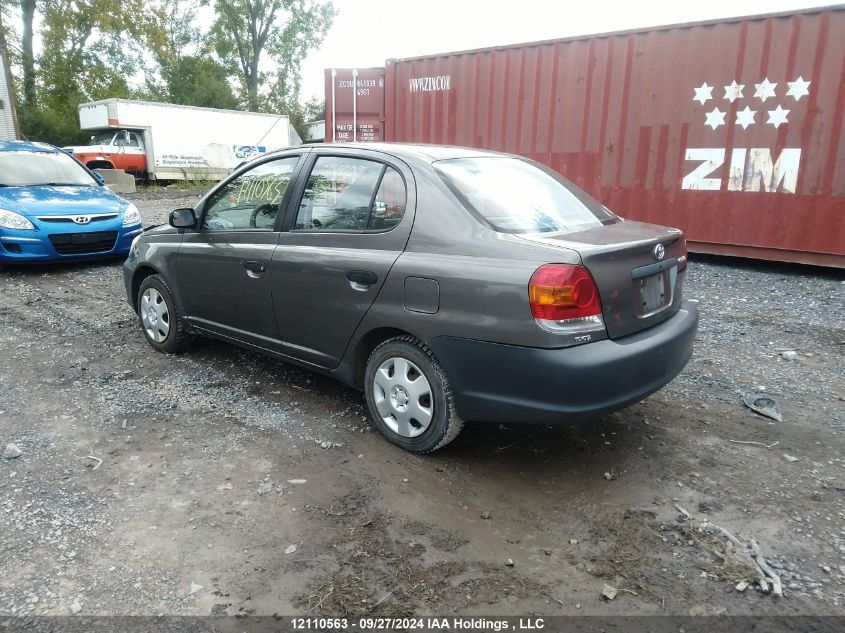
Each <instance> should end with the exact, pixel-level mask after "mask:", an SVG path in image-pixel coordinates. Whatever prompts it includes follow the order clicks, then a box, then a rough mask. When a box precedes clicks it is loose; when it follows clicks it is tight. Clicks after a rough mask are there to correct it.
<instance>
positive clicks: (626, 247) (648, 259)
mask: <svg viewBox="0 0 845 633" xmlns="http://www.w3.org/2000/svg"><path fill="white" fill-rule="evenodd" d="M520 237H521V238H522V239H526V240H530V241H532V242H536V243H541V244H545V245H548V246H552V247H558V248H566V249H570V250H574V251H576V252H578V254H579V255H580V256H581V261H582V263H583V264H584V266H585V267H586V268H587V269H588V270H589V271H590V274H591V275H592V276H593V279H594V280H595V282H596V286H597V287H598V289H599V294H600V295H601V303H602V314H603V315H604V322H605V326H606V327H607V334H608V336H609V337H610V338H620V337H623V336H627V335H629V334H633V333H635V332H638V331H640V330H644V329H646V328H648V327H651V326H652V325H656V324H657V323H660V322H661V321H664V320H666V319H668V318H669V317H670V316H672V315H673V314H674V313H675V312H677V311H678V308H680V304H681V295H682V284H683V276H684V275H683V272H684V269H685V268H686V254H687V249H686V242H685V240H684V236H683V233H682V232H681V231H680V230H678V229H672V228H668V227H665V226H659V225H656V224H646V223H644V222H631V221H624V222H617V223H615V224H607V225H604V226H598V227H595V228H591V229H587V230H585V231H579V232H577V233H568V234H556V235H542V234H531V235H526V234H522V235H520ZM658 245H662V247H663V249H662V250H663V254H662V256H660V257H658V255H659V253H657V252H656V249H657V250H659V247H658ZM681 257H683V259H682V260H681V261H679V258H681ZM679 264H680V267H679ZM679 268H680V270H679Z"/></svg>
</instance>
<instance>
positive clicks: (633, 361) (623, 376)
mask: <svg viewBox="0 0 845 633" xmlns="http://www.w3.org/2000/svg"><path fill="white" fill-rule="evenodd" d="M697 329H698V309H697V308H696V307H695V306H694V305H692V304H690V303H684V304H683V305H682V307H681V309H680V310H679V311H678V312H677V313H676V314H675V315H674V316H672V317H671V318H670V319H668V320H666V321H664V322H663V323H660V324H658V325H655V326H653V327H651V328H649V329H647V330H644V331H642V332H637V333H636V334H632V335H630V336H626V337H624V338H620V339H616V340H604V341H597V342H595V343H589V344H586V345H580V346H577V347H569V348H564V349H537V348H528V347H515V346H512V345H500V344H498V343H486V342H482V341H474V340H469V339H462V338H454V337H445V336H441V337H436V338H434V339H432V340H431V342H430V345H429V346H430V348H431V350H432V352H434V354H435V356H436V357H437V359H438V360H439V361H440V364H441V365H442V366H443V368H444V369H445V370H446V373H447V374H448V376H449V380H450V382H451V385H452V389H453V391H454V393H455V401H456V406H457V410H458V414H459V415H460V416H461V417H462V418H464V419H465V420H475V421H484V422H523V423H536V424H550V425H551V424H561V423H567V422H577V421H581V420H586V419H589V418H593V417H596V416H599V415H602V414H605V413H609V412H611V411H617V410H619V409H622V408H624V407H626V406H628V405H630V404H633V403H634V402H637V401H639V400H641V399H643V398H644V397H646V396H648V395H649V394H651V393H654V392H655V391H657V390H658V389H660V388H661V387H663V386H664V385H666V384H667V383H668V382H670V381H671V380H672V379H673V378H674V377H675V376H677V375H678V374H679V373H680V372H681V370H682V369H683V368H684V367H685V366H686V364H687V362H688V361H689V359H690V357H691V356H692V348H693V341H694V339H695V333H696V331H697Z"/></svg>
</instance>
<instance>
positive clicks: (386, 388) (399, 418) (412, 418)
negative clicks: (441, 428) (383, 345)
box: [373, 358, 434, 437]
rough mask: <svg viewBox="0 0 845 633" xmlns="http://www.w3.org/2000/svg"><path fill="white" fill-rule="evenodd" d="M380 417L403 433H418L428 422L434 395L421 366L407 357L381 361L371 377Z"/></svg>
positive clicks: (390, 426)
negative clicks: (372, 377) (373, 376)
mask: <svg viewBox="0 0 845 633" xmlns="http://www.w3.org/2000/svg"><path fill="white" fill-rule="evenodd" d="M373 395H374V397H375V401H376V408H377V409H378V412H379V415H380V416H381V419H382V421H383V422H384V423H385V424H386V425H387V426H388V428H389V429H390V430H391V431H393V432H394V433H396V434H398V435H401V436H402V437H417V436H418V435H420V434H421V433H423V432H424V431H425V430H426V429H427V428H428V425H429V424H431V418H432V414H433V412H434V398H433V397H432V395H431V385H429V384H428V380H426V378H425V376H424V375H423V373H422V372H421V371H420V368H419V367H417V366H416V365H414V363H412V362H411V361H409V360H408V359H406V358H390V359H388V360H386V361H384V362H383V363H382V364H381V366H380V367H379V368H378V370H377V371H376V375H375V378H374V379H373Z"/></svg>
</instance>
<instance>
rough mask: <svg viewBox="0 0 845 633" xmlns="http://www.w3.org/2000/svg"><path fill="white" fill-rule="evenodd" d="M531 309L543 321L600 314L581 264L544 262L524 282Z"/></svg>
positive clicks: (590, 281) (595, 290) (592, 284)
mask: <svg viewBox="0 0 845 633" xmlns="http://www.w3.org/2000/svg"><path fill="white" fill-rule="evenodd" d="M528 298H529V301H530V302H531V313H532V314H533V315H534V318H535V319H541V320H543V321H564V320H566V319H577V318H581V317H588V316H593V315H597V314H601V299H600V298H599V291H598V288H596V283H595V282H594V281H593V277H592V276H591V275H590V271H588V270H587V269H586V268H584V267H583V266H576V265H573V264H546V265H545V266H541V267H540V268H538V269H537V270H536V271H535V272H534V274H533V275H531V281H530V282H529V283H528Z"/></svg>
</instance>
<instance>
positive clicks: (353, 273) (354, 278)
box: [346, 270, 378, 286]
mask: <svg viewBox="0 0 845 633" xmlns="http://www.w3.org/2000/svg"><path fill="white" fill-rule="evenodd" d="M346 278H347V279H348V280H349V281H350V282H352V283H353V284H358V285H360V286H372V285H373V284H374V283H376V282H378V275H376V274H375V273H374V272H371V271H369V270H347V271H346Z"/></svg>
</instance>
